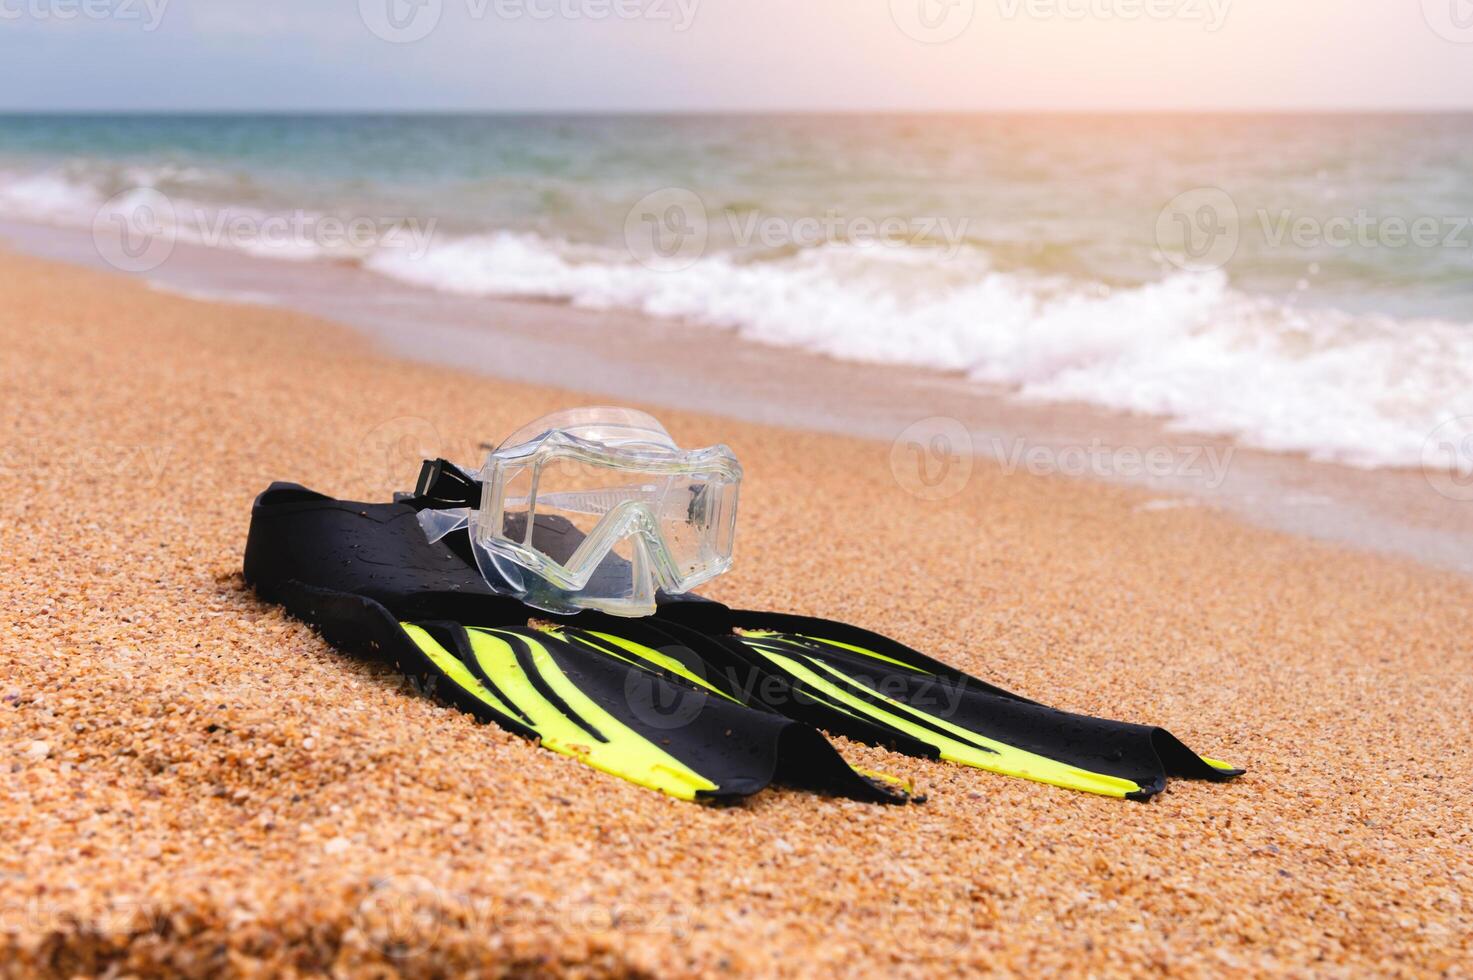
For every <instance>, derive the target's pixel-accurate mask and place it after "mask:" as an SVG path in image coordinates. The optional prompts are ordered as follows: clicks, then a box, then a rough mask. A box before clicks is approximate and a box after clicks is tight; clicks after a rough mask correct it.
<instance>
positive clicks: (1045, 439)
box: [0, 221, 1473, 574]
mask: <svg viewBox="0 0 1473 980" xmlns="http://www.w3.org/2000/svg"><path fill="white" fill-rule="evenodd" d="M4 241H9V242H11V243H13V245H14V246H15V247H16V248H17V249H18V250H21V251H25V252H29V253H31V254H36V255H41V256H43V257H50V258H59V259H61V260H63V261H66V262H68V263H77V264H83V265H88V266H90V267H95V268H100V269H102V270H104V271H115V270H113V269H112V268H111V267H110V266H108V265H107V263H105V262H104V261H103V260H102V258H101V257H100V256H99V251H98V248H97V245H96V243H95V242H94V241H93V236H92V235H91V234H90V233H88V232H87V231H84V230H78V229H74V228H61V227H48V226H43V225H33V224H20V223H16V222H8V221H0V242H4ZM142 276H143V277H145V278H147V280H148V281H149V282H150V283H151V284H153V285H154V286H155V287H156V288H159V289H163V290H166V291H170V292H174V293H176V294H181V295H186V296H190V297H194V298H201V297H203V298H221V297H224V298H226V299H230V300H233V301H237V302H252V303H256V304H266V305H275V306H279V307H283V308H286V309H292V310H297V311H300V312H305V313H308V314H310V315H313V316H317V317H322V318H325V319H328V320H332V321H334V322H337V323H343V324H346V325H348V326H351V327H353V328H354V329H355V330H357V331H359V332H360V333H361V334H364V335H366V336H367V337H368V338H370V339H371V340H372V341H373V342H374V343H377V344H379V345H381V346H382V347H383V349H384V350H386V351H387V352H390V353H392V354H395V355H397V356H401V357H405V358H408V359H412V360H417V361H421V362H424V363H430V364H440V365H444V366H449V367H455V368H458V369H464V370H469V371H473V372H475V373H478V374H483V375H486V376H489V377H493V378H499V379H502V380H508V381H519V382H531V383H534V384H544V385H555V386H558V387H566V388H572V389H575V390H577V391H581V392H588V393H591V394H592V395H593V396H596V400H600V401H612V402H614V403H620V402H627V401H639V402H641V403H646V404H650V405H653V406H657V407H660V408H663V409H670V408H677V409H686V410H695V411H700V412H707V413H710V414H715V415H721V416H723V417H725V418H736V419H743V420H746V421H749V422H759V423H762V424H765V425H775V426H778V427H781V428H790V429H799V430H803V431H809V432H828V433H833V434H837V435H848V436H859V437H862V438H866V439H878V440H881V441H884V442H894V441H896V440H902V441H904V442H907V443H910V442H914V443H917V444H919V445H922V446H924V447H927V448H929V446H930V444H931V443H932V441H933V439H934V438H935V437H937V436H943V437H944V438H945V447H946V450H947V452H946V454H945V455H953V454H956V453H971V454H975V455H978V456H984V457H992V458H994V459H996V460H998V461H999V462H1000V463H1002V464H1003V465H1004V466H1005V468H1008V469H1010V470H1013V471H1018V470H1022V471H1025V472H1029V473H1032V474H1034V475H1041V474H1062V475H1065V476H1073V477H1082V478H1086V479H1091V480H1104V481H1110V482H1117V483H1127V484H1131V485H1133V486H1144V487H1148V488H1151V489H1153V490H1158V491H1161V492H1162V493H1163V494H1165V495H1168V496H1169V497H1171V498H1172V500H1171V502H1170V504H1169V505H1170V506H1182V505H1193V506H1205V507H1211V508H1216V509H1220V510H1225V511H1228V512H1230V513H1232V514H1233V515H1234V516H1236V517H1238V518H1240V519H1243V520H1247V521H1249V522H1250V523H1255V524H1259V525H1261V526H1264V527H1269V528H1273V529H1275V530H1281V531H1289V532H1291V533H1294V534H1298V535H1303V536H1308V537H1314V538H1317V539H1320V540H1327V541H1333V542H1339V543H1344V544H1349V545H1352V546H1354V547H1357V548H1362V549H1367V550H1373V551H1380V552H1383V553H1387V554H1393V555H1400V556H1405V557H1411V558H1414V559H1416V560H1417V561H1419V562H1422V563H1423V564H1430V565H1436V566H1438V567H1442V568H1451V569H1454V570H1458V571H1462V572H1465V573H1469V574H1473V506H1469V502H1470V500H1473V486H1470V485H1468V483H1467V481H1466V480H1464V481H1463V483H1462V485H1460V486H1458V485H1454V486H1452V487H1451V491H1452V492H1451V493H1439V492H1438V491H1437V489H1436V488H1435V487H1434V485H1433V483H1434V482H1435V481H1444V482H1445V481H1446V480H1447V479H1449V477H1448V475H1447V474H1439V473H1433V474H1431V475H1430V477H1431V478H1430V479H1429V475H1428V474H1424V473H1423V472H1420V471H1417V470H1385V469H1383V470H1360V469H1354V468H1350V467H1346V466H1341V465H1336V464H1330V463H1318V462H1313V461H1310V460H1308V459H1305V458H1304V457H1303V456H1300V455H1295V454H1280V453H1270V452H1261V451H1256V450H1252V449H1248V448H1244V447H1242V446H1238V445H1235V444H1234V443H1233V442H1232V440H1230V439H1227V438H1225V437H1222V436H1215V435H1209V434H1203V433H1193V432H1188V431H1182V430H1179V429H1176V428H1173V427H1172V426H1170V425H1169V424H1167V423H1166V422H1164V421H1162V420H1159V419H1154V418H1148V417H1142V416H1132V415H1126V414H1122V413H1118V412H1110V411H1106V410H1104V409H1102V408H1100V407H1098V406H1094V405H1084V404H1036V403H1035V404H1028V403H1021V402H1019V401H1018V400H1017V399H1016V398H1014V397H1012V396H1011V392H1009V391H1007V390H1004V389H1001V388H997V387H989V386H986V385H982V384H979V383H977V382H975V381H971V380H968V379H966V378H964V377H962V376H960V375H947V374H942V373H939V372H935V371H928V370H922V369H918V368H903V367H897V366H895V365H892V364H860V363H853V362H844V361H838V360H834V359H832V358H828V357H824V356H822V355H819V354H815V353H811V352H807V351H803V350H797V349H793V348H780V347H772V346H768V345H764V344H757V343H753V342H751V341H749V340H746V339H744V338H742V337H740V336H738V335H737V334H736V333H735V332H734V331H729V330H720V329H714V328H712V327H710V326H706V325H700V324H691V323H683V322H678V321H673V320H665V319H657V318H654V317H649V316H645V315H643V314H640V313H637V312H634V311H630V310H619V309H583V308H576V307H572V306H568V305H566V304H562V303H550V302H539V301H535V300H527V299H488V298H484V297H463V296H452V295H447V294H445V293H440V292H434V291H430V290H424V289H419V288H415V287H412V286H406V285H403V284H401V283H396V282H394V281H392V280H390V279H387V278H385V277H383V276H379V275H375V274H373V273H372V272H369V271H368V270H366V269H364V268H362V267H361V266H357V265H353V264H341V265H340V264H331V263H323V262H303V263H294V262H282V261H275V260H271V259H264V258H255V257H250V256H246V255H241V254H238V253H232V252H227V251H223V250H220V249H211V248H205V247H202V246H197V245H191V244H188V243H185V242H178V243H174V245H173V247H172V251H171V252H170V254H169V258H168V261H167V262H165V263H164V264H163V265H161V266H159V267H158V268H156V269H150V270H148V271H147V272H145V273H143V274H142ZM917 423H921V424H920V425H919V426H917ZM1429 435H1430V434H1429ZM469 449H470V451H472V452H473V451H474V449H475V446H474V445H472V446H471V447H469ZM943 462H944V460H941V459H930V460H929V461H928V465H930V467H931V469H932V473H933V475H934V474H935V470H936V469H937V468H938V467H939V466H940V465H941V464H942V463H943ZM1167 505H1168V504H1166V503H1162V504H1160V506H1167ZM1153 506H1155V505H1153Z"/></svg>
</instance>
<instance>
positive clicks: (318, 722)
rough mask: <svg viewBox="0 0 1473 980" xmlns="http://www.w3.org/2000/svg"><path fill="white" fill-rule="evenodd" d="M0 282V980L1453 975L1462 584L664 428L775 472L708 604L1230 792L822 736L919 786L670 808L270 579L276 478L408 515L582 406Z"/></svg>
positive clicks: (148, 303)
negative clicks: (908, 752)
mask: <svg viewBox="0 0 1473 980" xmlns="http://www.w3.org/2000/svg"><path fill="white" fill-rule="evenodd" d="M0 282H3V286H0V349H3V350H4V351H5V357H4V359H3V362H0V392H3V397H0V405H3V415H0V427H3V428H0V491H3V493H0V649H3V661H4V663H5V665H6V669H5V671H4V676H3V678H0V752H3V753H4V760H3V763H0V765H3V771H4V773H5V780H4V789H5V794H4V797H3V800H0V807H3V811H0V826H3V827H4V828H5V829H4V831H3V842H4V843H3V846H0V973H4V974H7V975H16V976H20V975H28V974H31V973H37V972H39V973H45V974H49V975H74V974H78V973H99V972H104V971H113V972H115V973H122V974H129V973H149V972H158V971H164V970H167V971H178V972H182V973H185V974H190V975H206V974H211V973H217V972H219V971H221V970H225V969H229V970H233V971H237V972H242V973H250V972H258V973H261V974H272V973H279V972H288V973H292V972H296V973H302V972H313V971H324V970H330V971H336V972H340V973H343V974H355V975H356V974H368V975H374V974H379V975H382V974H387V973H395V972H404V973H408V974H412V975H442V974H445V973H450V972H459V971H464V970H480V971H483V972H486V973H492V974H507V973H515V974H518V975H529V974H538V975H563V974H578V975H599V976H626V975H660V976H670V975H686V974H713V973H723V972H749V973H753V974H760V975H787V974H793V975H797V974H805V975H827V976H847V975H863V974H870V975H878V974H889V973H894V972H897V971H898V972H902V973H908V974H913V975H922V974H924V975H933V974H938V973H951V972H957V973H962V972H971V971H977V970H983V971H996V972H1003V971H1019V972H1024V971H1026V972H1029V973H1043V972H1045V971H1047V972H1055V971H1058V972H1067V973H1071V974H1092V975H1115V974H1125V973H1128V972H1140V971H1153V972H1160V971H1168V970H1169V971H1172V972H1174V973H1180V974H1188V975H1220V974H1222V973H1225V972H1229V971H1231V972H1245V973H1266V972H1284V973H1291V974H1298V975H1308V974H1314V975H1345V976H1349V975H1357V974H1364V973H1366V972H1367V971H1376V972H1378V973H1389V974H1399V975H1427V976H1432V975H1440V974H1441V975H1446V974H1454V975H1456V974H1458V973H1459V972H1461V971H1466V969H1467V962H1468V960H1469V952H1470V949H1469V947H1470V946H1473V907H1470V898H1469V895H1470V885H1473V841H1470V831H1469V830H1468V826H1469V823H1470V816H1473V804H1470V803H1469V802H1468V801H1469V799H1470V790H1473V766H1470V762H1473V749H1470V745H1473V715H1470V712H1469V711H1468V704H1469V703H1470V696H1473V640H1470V637H1473V581H1470V580H1469V579H1467V578H1464V577H1459V576H1458V575H1455V574H1453V573H1450V572H1444V571H1437V570H1433V569H1430V568H1425V567H1422V566H1419V565H1417V564H1414V563H1413V562H1412V561H1410V560H1404V559H1396V558H1389V557H1383V556H1375V555H1371V554H1368V553H1360V552H1356V551H1351V550H1346V549H1341V548H1338V547H1336V546H1333V545H1330V544H1324V543H1317V542H1310V541H1306V540H1304V539H1300V538H1295V537H1291V536H1288V535H1285V534H1281V533H1277V532H1273V531H1270V530H1265V529H1260V528H1254V527H1249V526H1247V525H1246V524H1242V523H1239V522H1237V521H1236V520H1234V519H1232V518H1230V517H1228V516H1225V515H1223V514H1220V513H1217V512H1215V511H1213V510H1211V509H1207V508H1194V507H1182V508H1169V507H1145V506H1143V504H1144V503H1145V502H1146V501H1148V500H1150V499H1152V498H1154V497H1157V496H1159V494H1157V493H1153V492H1150V491H1147V490H1142V489H1137V488H1131V487H1127V486H1122V485H1106V484H1098V483H1092V482H1086V481H1080V480H1070V479H1062V478H1052V477H1043V476H1034V475H1030V474H1028V473H1026V472H1018V473H1012V474H1004V473H1003V472H1002V471H1001V469H1000V468H998V467H997V466H996V465H994V464H993V463H991V462H988V461H981V460H979V461H978V462H977V463H976V465H975V466H974V467H973V469H972V472H971V473H970V476H969V478H968V479H967V480H966V485H965V488H964V489H963V490H962V491H961V492H960V493H958V494H957V495H955V496H953V497H950V498H949V499H946V500H944V501H927V500H925V499H922V498H921V497H920V496H917V495H915V494H913V493H911V492H908V491H907V489H906V485H905V481H902V480H898V479H897V478H896V475H895V474H894V472H892V467H891V461H890V452H891V446H890V444H889V443H887V442H879V441H865V440H860V439H849V438H841V437H835V436H829V435H806V434H803V433H801V432H793V431H790V430H779V429H775V428H765V427H761V426H758V425H754V424H748V423H739V422H732V421H728V420H724V419H720V418H715V417H709V416H702V415H695V414H683V413H681V412H678V411H670V410H667V409H660V410H659V413H658V414H659V415H660V417H661V418H662V419H663V420H664V421H665V422H666V424H667V425H668V426H669V427H670V429H671V431H672V433H673V434H674V435H675V436H676V438H677V439H678V440H680V441H681V442H682V443H683V444H706V443H709V442H715V441H724V442H727V443H729V444H730V445H731V446H732V447H733V448H734V449H735V450H736V451H737V453H738V455H739V456H740V457H741V459H742V461H743V463H744V465H745V467H746V473H747V478H746V484H745V486H744V500H743V504H742V507H743V511H742V524H741V531H740V536H739V542H738V560H737V565H736V568H735V570H734V571H733V572H732V573H731V574H729V575H728V576H726V577H724V578H722V579H721V580H719V581H718V582H717V583H715V585H714V587H712V588H710V589H709V590H707V591H708V592H709V594H710V595H712V596H713V597H714V598H718V599H723V600H733V601H736V600H739V601H740V603H741V604H742V605H744V606H750V607H756V608H786V609H791V610H794V611H797V612H802V613H813V614H828V615H831V616H832V615H836V616H842V617H844V618H847V619H851V620H852V621H854V622H857V623H859V624H861V625H863V626H866V627H869V628H872V629H876V630H879V631H882V632H885V633H888V634H891V635H893V636H895V637H897V638H899V639H901V640H903V641H905V642H907V643H909V644H911V645H913V646H915V647H917V648H918V649H921V650H924V651H926V652H928V653H930V654H932V655H934V656H936V657H938V658H940V659H943V660H945V661H947V662H949V663H953V664H955V665H957V666H959V667H961V668H963V669H965V670H967V671H969V672H971V673H974V674H976V675H977V676H979V677H982V678H984V679H986V680H990V681H995V682H997V683H1000V684H1002V685H1004V686H1006V687H1008V688H1010V689H1012V690H1014V691H1017V692H1019V693H1021V694H1024V695H1027V696H1030V697H1033V698H1036V699H1039V700H1043V701H1046V702H1049V703H1051V704H1055V705H1057V706H1059V707H1063V708H1068V709H1071V710H1076V711H1081V712H1086V713H1091V714H1098V715H1104V716H1109V717H1117V718H1122V719H1125V720H1130V721H1141V722H1153V723H1157V724H1161V725H1163V726H1165V727H1167V728H1169V729H1171V730H1172V731H1173V732H1174V733H1175V734H1177V735H1178V736H1180V737H1181V738H1182V739H1183V740H1184V741H1186V742H1187V743H1188V744H1190V745H1191V746H1193V747H1194V748H1196V749H1197V750H1198V751H1201V752H1203V753H1206V754H1208V755H1211V756H1213V757H1216V758H1221V759H1226V760H1229V761H1231V762H1233V763H1235V764H1238V765H1241V766H1244V767H1245V768H1246V769H1247V770H1248V773H1247V775H1245V776H1244V777H1242V778H1240V779H1238V780H1237V781H1235V782H1233V783H1229V784H1225V785H1211V784H1203V783H1193V782H1185V781H1175V782H1173V783H1172V784H1171V785H1170V787H1169V790H1168V791H1167V792H1166V793H1164V794H1162V795H1161V796H1160V797H1158V798H1157V799H1155V800H1154V801H1153V802H1151V803H1150V804H1145V805H1142V804H1134V803H1128V802H1122V801H1116V800H1109V799H1103V798H1096V797H1091V796H1086V795H1083V794H1077V793H1071V792H1067V791H1065V790H1060V789H1055V788H1051V787H1047V786H1042V785H1037V784H1032V783H1027V782H1022V781H1019V780H1013V779H1007V778H1004V777H1001V776H996V775H992V774H989V773H985V772H980V771H976V770H970V769H964V768H961V767H957V766H949V765H945V764H941V763H931V762H927V761H924V760H919V759H914V758H910V757H906V756H902V755H896V754H893V753H889V752H886V751H883V750H880V749H875V748H870V747H866V746H862V745H857V744H854V743H850V742H847V741H844V740H842V739H838V740H836V741H837V743H838V744H839V745H840V748H841V750H842V751H843V753H844V754H845V756H846V757H847V758H848V759H849V760H850V761H852V762H854V763H856V764H859V765H864V766H868V767H871V768H875V769H881V770H884V771H886V772H889V773H893V774H895V775H897V776H900V777H903V778H906V779H910V780H913V781H914V782H915V783H916V784H918V785H919V786H920V787H922V788H923V789H924V790H925V792H926V793H927V796H928V800H927V802H925V803H924V804H922V805H916V806H909V807H879V806H869V805H863V804H859V803H854V802H849V801H840V800H832V799H824V798H819V797H815V796H813V795H810V794H805V793H800V792H795V791H790V790H769V791H766V792H764V793H762V794H760V795H758V796H757V797H756V798H754V799H753V800H751V801H750V802H749V803H747V804H746V805H743V806H739V807H734V808H726V809H716V808H709V807H703V806H698V805H692V804H687V803H682V802H678V801H675V800H672V799H668V798H665V797H662V796H660V795H658V794H656V793H653V792H650V791H647V790H642V789H639V788H637V787H635V786H632V785H627V784H625V783H622V782H619V781H617V780H614V779H610V778H608V777H605V776H602V775H600V774H598V773H596V772H593V771H591V770H589V769H587V768H585V767H583V766H581V765H578V764H576V763H574V762H572V761H570V760H567V759H565V758H561V757H558V756H555V755H553V754H552V753H549V752H545V751H540V750H539V749H537V748H536V747H534V746H532V745H530V744H528V743H527V742H525V741H523V740H522V739H519V738H517V737H514V736H512V735H510V734H507V733H504V732H501V731H499V730H497V729H495V728H492V727H485V726H479V725H477V724H475V723H474V722H473V721H472V720H471V719H470V718H469V717H467V716H464V715H462V714H459V713H457V712H455V711H453V710H451V709H448V708H445V707H442V706H440V705H439V704H437V703H435V702H433V701H431V700H429V699H427V698H425V697H421V696H418V695H416V694H415V693H414V692H412V691H410V690H408V689H407V687H406V686H405V685H404V684H403V683H401V682H400V681H399V680H398V678H397V676H396V675H395V674H394V673H393V672H391V671H389V670H386V669H384V668H382V667H379V666H375V665H370V664H364V663H360V662H356V661H353V660H350V659H348V658H346V657H344V656H342V655H340V654H338V653H336V652H334V651H333V650H332V649H331V648H330V647H328V646H327V645H326V644H325V643H324V642H322V641H321V640H320V639H319V638H317V637H316V636H315V635H314V634H313V632H312V631H311V630H310V629H309V628H308V627H306V626H304V625H302V624H300V623H297V622H294V621H292V620H290V619H288V618H287V617H285V616H284V615H283V614H282V613H281V612H280V611H279V610H278V609H276V608H274V607H271V606H269V605H266V604H264V603H262V602H260V601H258V600H257V599H256V598H255V597H254V595H252V594H251V593H250V592H249V590H247V589H246V588H245V586H244V583H243V581H242V578H241V575H240V559H241V551H242V548H243V545H244V541H245V534H246V527H247V522H248V518H249V509H250V503H251V500H252V498H253V497H254V495H255V494H256V493H258V492H259V491H260V490H262V489H264V488H265V486H266V485H267V484H268V483H269V482H271V481H272V480H277V479H281V480H292V481H296V482H300V483H304V484H306V485H308V486H311V487H313V488H315V489H318V490H321V491H324V492H327V493H331V494H334V495H337V496H342V497H352V498H359V499H383V498H385V497H386V496H387V494H388V493H390V492H391V491H392V490H395V489H401V488H403V487H404V485H405V484H407V483H408V482H409V481H410V480H411V479H412V476H413V473H414V469H415V466H416V464H417V460H418V453H419V452H420V451H422V450H427V451H439V452H444V453H447V454H449V455H453V456H456V457H458V458H462V459H465V458H471V457H472V456H473V454H474V451H475V447H476V445H477V444H478V443H480V442H483V441H486V440H495V439H496V438H498V437H499V436H501V435H503V434H504V433H506V432H507V431H509V430H510V429H512V428H513V427H515V426H516V425H518V424H520V423H521V422H524V421H526V420H528V419H531V418H534V417H536V416H539V415H541V414H543V413H545V412H548V411H551V410H553V409H555V408H559V407H564V406H569V405H576V404H581V403H583V402H584V401H586V400H587V399H586V398H584V397H582V396H579V395H578V394H576V393H573V392H568V391H559V390H553V389H549V388H541V387H530V386H522V385H516V384H512V383H508V382H504V381H495V380H488V379H486V378H484V377H479V376H476V375H473V374H470V373H458V372H456V371H455V370H452V369H449V368H443V367H435V366H429V365H422V364H415V363H409V362H402V361H398V360H395V359H393V358H392V357H390V356H389V355H387V354H386V353H382V352H380V351H378V350H376V349H375V348H373V347H372V346H371V345H370V344H368V343H367V342H365V341H363V340H362V339H360V336H359V335H358V334H355V333H353V332H351V331H349V330H348V329H347V328H345V327H341V326H337V325H334V324H332V323H328V322H325V321H320V320H314V319H311V318H308V317H306V316H303V315H298V314H294V313H289V312H286V311H283V310H275V309H268V308H263V307H251V306H230V305H221V304H210V303H204V302H197V301H192V300H188V299H183V298H179V297H176V296H170V295H165V294H162V293H160V292H156V291H151V290H150V289H148V288H147V287H146V286H145V285H144V284H143V283H141V282H138V281H135V280H129V279H125V278H121V277H117V276H110V275H105V274H102V273H97V272H93V271H86V270H81V269H77V268H73V267H69V266H64V265H60V264H55V263H51V262H47V261H43V260H39V259H34V258H27V257H20V256H16V255H11V254H4V255H0ZM1465 506H1470V505H1465ZM821 569H822V570H821ZM834 569H837V572H833V571H832V570H834ZM820 574H823V575H830V574H833V576H834V577H832V578H831V579H828V580H826V581H825V582H824V584H823V587H822V588H821V589H817V590H815V589H814V588H813V585H812V583H813V582H814V581H816V580H817V579H818V577H819V575H820Z"/></svg>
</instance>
